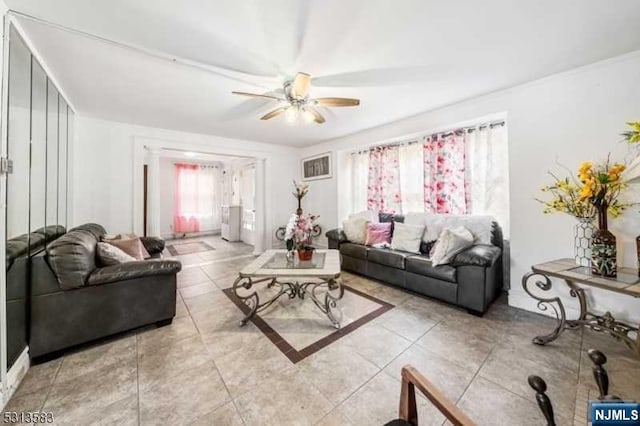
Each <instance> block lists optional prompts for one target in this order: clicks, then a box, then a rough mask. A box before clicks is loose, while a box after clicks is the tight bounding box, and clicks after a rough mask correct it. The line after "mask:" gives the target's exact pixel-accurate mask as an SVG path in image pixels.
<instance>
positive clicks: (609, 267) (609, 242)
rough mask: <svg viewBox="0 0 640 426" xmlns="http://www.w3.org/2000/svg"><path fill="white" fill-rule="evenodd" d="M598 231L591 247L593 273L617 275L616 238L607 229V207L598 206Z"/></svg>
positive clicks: (608, 275) (609, 275) (604, 205)
mask: <svg viewBox="0 0 640 426" xmlns="http://www.w3.org/2000/svg"><path fill="white" fill-rule="evenodd" d="M596 207H597V209H598V229H596V232H595V233H594V234H593V243H592V246H591V272H592V273H593V274H596V275H602V276H603V277H615V276H616V274H617V260H616V256H617V250H616V237H615V236H614V235H613V234H612V233H611V232H610V231H609V230H608V229H607V207H608V206H607V205H606V204H603V205H598V206H596Z"/></svg>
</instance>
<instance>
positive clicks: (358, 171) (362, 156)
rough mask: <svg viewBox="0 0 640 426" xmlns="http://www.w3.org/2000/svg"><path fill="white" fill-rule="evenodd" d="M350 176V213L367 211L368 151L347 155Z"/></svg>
mask: <svg viewBox="0 0 640 426" xmlns="http://www.w3.org/2000/svg"><path fill="white" fill-rule="evenodd" d="M349 168H350V170H349V173H350V174H351V212H359V211H363V210H366V209H367V185H368V181H369V151H362V152H354V153H352V154H350V155H349Z"/></svg>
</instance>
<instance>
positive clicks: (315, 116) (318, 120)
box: [306, 107, 326, 124]
mask: <svg viewBox="0 0 640 426" xmlns="http://www.w3.org/2000/svg"><path fill="white" fill-rule="evenodd" d="M306 110H307V111H309V112H310V113H311V114H312V115H313V121H315V122H316V123H318V124H322V123H324V122H325V121H326V120H325V119H324V117H323V116H322V114H320V111H318V110H317V109H315V108H312V107H306Z"/></svg>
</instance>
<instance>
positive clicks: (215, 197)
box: [174, 164, 222, 233]
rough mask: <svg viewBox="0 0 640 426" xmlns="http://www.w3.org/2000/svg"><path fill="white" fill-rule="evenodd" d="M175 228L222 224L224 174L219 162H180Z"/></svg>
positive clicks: (193, 229)
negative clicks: (202, 163) (211, 164)
mask: <svg viewBox="0 0 640 426" xmlns="http://www.w3.org/2000/svg"><path fill="white" fill-rule="evenodd" d="M175 167H176V193H175V198H176V199H175V215H174V227H175V232H178V233H187V232H199V231H210V230H214V229H219V228H220V215H219V211H220V207H221V194H222V188H221V185H222V175H221V169H220V167H218V166H208V165H198V164H176V165H175Z"/></svg>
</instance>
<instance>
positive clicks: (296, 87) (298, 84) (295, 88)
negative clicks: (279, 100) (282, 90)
mask: <svg viewBox="0 0 640 426" xmlns="http://www.w3.org/2000/svg"><path fill="white" fill-rule="evenodd" d="M310 88H311V76H310V75H309V74H306V73H304V72H299V73H298V74H296V76H295V78H294V79H293V83H292V84H291V96H293V97H295V98H300V99H304V98H306V97H307V95H308V94H309V89H310Z"/></svg>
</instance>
